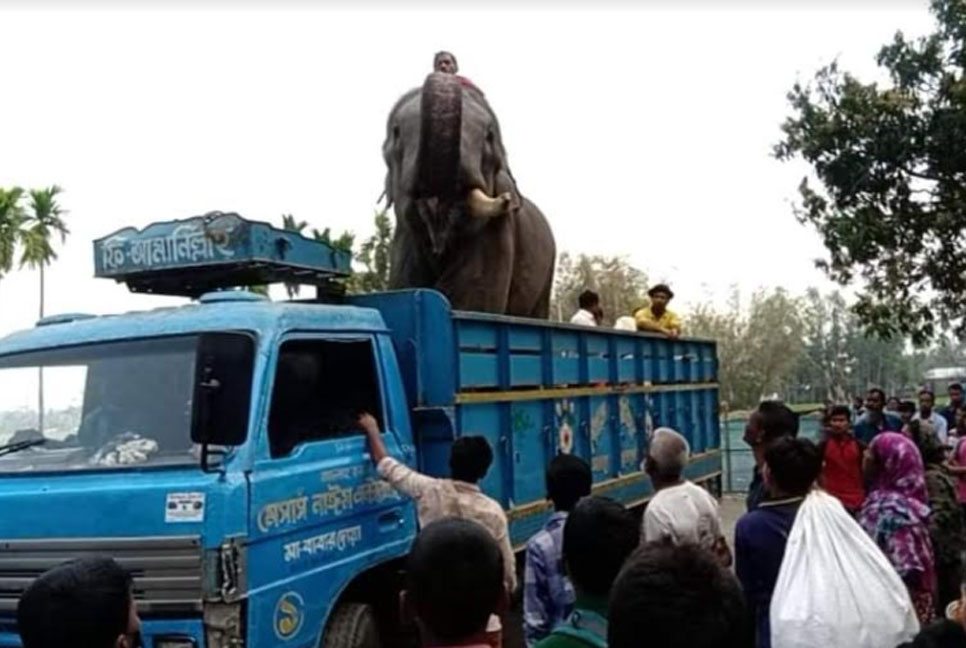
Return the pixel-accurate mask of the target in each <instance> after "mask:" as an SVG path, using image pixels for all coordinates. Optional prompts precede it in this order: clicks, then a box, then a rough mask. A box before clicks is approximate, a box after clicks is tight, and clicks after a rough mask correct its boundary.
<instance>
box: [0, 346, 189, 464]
mask: <svg viewBox="0 0 966 648" xmlns="http://www.w3.org/2000/svg"><path fill="white" fill-rule="evenodd" d="M197 348H198V337H197V336H179V337H165V338H154V339H148V340H137V341H132V342H110V343H103V344H90V345H85V346H81V347H72V348H63V349H54V350H49V351H41V352H35V353H28V354H18V355H15V356H9V357H5V358H0V445H2V446H7V449H8V452H7V453H6V454H4V453H2V452H0V473H10V472H25V471H33V470H38V471H50V470H53V471H62V470H85V469H104V468H112V467H116V468H124V467H134V466H145V465H163V464H179V463H193V462H196V458H195V457H196V456H197V449H196V448H195V447H194V446H193V444H192V443H191V434H190V432H191V412H192V396H193V393H194V381H195V361H196V357H197ZM41 412H42V413H43V414H42V415H41ZM31 441H33V442H34V443H29V442H31ZM22 442H28V443H22ZM21 443H22V445H23V446H25V447H22V448H20V449H16V448H11V447H10V444H21ZM11 450H14V451H11Z"/></svg>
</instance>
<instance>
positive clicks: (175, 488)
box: [0, 213, 721, 648]
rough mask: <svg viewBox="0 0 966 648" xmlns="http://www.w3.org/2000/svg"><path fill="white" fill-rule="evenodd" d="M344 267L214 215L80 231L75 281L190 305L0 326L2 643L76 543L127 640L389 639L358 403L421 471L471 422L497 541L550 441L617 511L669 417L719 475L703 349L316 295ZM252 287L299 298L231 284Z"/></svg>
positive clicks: (637, 500) (304, 644)
mask: <svg viewBox="0 0 966 648" xmlns="http://www.w3.org/2000/svg"><path fill="white" fill-rule="evenodd" d="M349 263H350V259H349V256H348V255H347V254H346V253H344V252H341V251H339V250H336V249H334V248H332V247H330V246H328V245H327V244H325V243H321V242H316V241H310V240H308V239H305V238H303V237H301V236H299V235H296V234H292V233H290V232H284V231H281V230H277V229H275V228H272V227H270V226H269V225H266V224H263V223H256V222H250V221H245V220H243V219H240V218H239V217H238V216H237V215H233V214H220V213H215V214H209V215H206V216H205V217H197V218H193V219H188V220H183V221H174V222H170V223H159V224H155V225H152V226H150V227H148V228H146V229H144V230H134V229H127V230H122V231H120V232H117V233H115V234H113V235H111V236H110V237H106V238H104V239H101V240H99V241H96V242H95V268H96V274H97V275H98V276H100V277H106V278H113V279H115V280H118V281H123V282H124V283H126V284H127V285H128V287H129V288H130V289H131V290H135V291H140V292H153V293H159V294H182V295H186V296H190V297H193V298H194V299H193V300H192V301H191V302H190V303H189V304H187V305H184V306H180V307H173V308H159V309H156V310H151V311H147V312H132V313H125V314H119V315H110V316H98V317H95V316H90V315H83V314H72V315H62V316H56V317H50V318H47V319H44V320H42V321H40V322H38V324H37V326H36V327H35V328H33V329H30V330H26V331H21V332H18V333H14V334H12V335H9V336H7V337H6V338H4V339H2V340H0V647H4V646H11V647H12V646H19V645H20V644H19V639H18V636H17V627H16V620H15V610H16V605H17V601H18V598H19V596H20V594H21V593H22V592H23V590H24V588H26V587H27V586H28V585H29V583H30V582H31V581H32V579H34V578H35V577H36V576H37V575H39V574H40V573H42V572H43V571H44V570H46V569H48V568H50V567H53V566H55V565H57V564H59V563H61V562H63V561H65V560H67V559H70V558H74V557H79V556H84V555H91V554H101V555H110V556H112V557H114V558H115V559H117V560H118V561H119V562H120V563H121V564H122V565H123V566H125V567H126V568H128V569H129V570H131V572H132V573H133V575H134V577H135V580H134V582H135V598H136V601H137V605H138V608H139V611H140V613H141V615H142V618H143V619H144V622H143V623H144V630H143V633H144V641H145V645H146V647H147V648H240V647H242V646H249V647H251V648H268V647H269V646H286V647H291V648H315V647H317V646H324V647H327V648H334V647H338V648H348V647H353V648H355V647H363V646H365V647H369V646H380V645H387V646H388V645H399V644H398V643H397V642H396V641H395V640H394V639H393V638H392V632H393V631H394V630H393V628H394V626H393V623H394V622H395V612H396V610H397V608H398V604H397V593H398V589H399V585H400V573H401V569H402V566H403V559H404V557H405V555H406V553H407V551H408V549H409V546H410V544H411V542H412V540H413V538H414V536H415V534H416V532H417V525H416V516H415V511H414V506H413V503H412V502H411V501H410V500H408V499H405V498H403V497H401V496H400V495H399V494H398V493H396V492H395V491H394V490H393V489H392V488H391V487H390V486H389V485H388V484H387V483H386V482H385V481H383V480H381V479H379V477H378V475H377V474H376V473H375V471H374V469H373V467H372V465H371V461H370V458H369V455H368V452H367V447H366V443H365V440H364V438H363V436H362V434H361V433H360V432H359V431H358V429H356V427H355V425H354V417H355V414H356V413H357V412H359V411H361V410H365V411H368V412H370V413H372V414H373V415H374V416H375V417H376V418H377V419H378V420H379V422H380V425H381V428H382V429H383V430H384V437H385V441H386V445H387V447H388V448H389V451H390V453H391V454H393V455H394V456H396V457H399V458H401V459H402V460H404V461H405V462H407V463H409V464H410V465H413V466H415V467H418V469H419V470H421V471H424V472H426V473H429V474H433V475H445V474H446V472H447V458H448V452H449V447H450V445H451V443H452V441H453V440H454V439H455V438H458V437H459V436H461V435H469V434H475V435H482V436H484V437H486V438H487V439H488V440H489V442H490V444H491V445H492V447H493V449H494V455H495V460H494V464H493V467H492V468H491V470H490V471H489V474H488V475H487V476H486V478H485V480H484V481H483V483H482V486H483V489H484V490H485V492H486V493H488V494H489V495H491V496H492V497H494V498H495V499H496V500H497V501H499V502H501V503H502V504H503V505H504V507H505V508H506V512H507V515H508V518H509V520H510V531H511V537H512V542H513V544H514V545H515V546H516V547H517V548H518V549H519V548H522V546H523V545H524V544H525V542H526V540H527V539H528V538H529V537H530V536H531V535H532V534H533V533H534V532H536V531H537V530H538V529H539V528H540V527H541V525H542V524H543V523H544V521H545V520H546V519H547V517H548V515H549V514H550V506H549V503H548V502H547V501H546V498H545V488H544V477H543V475H544V468H545V466H546V464H547V463H548V461H549V460H550V459H551V458H552V457H553V456H554V455H555V454H557V453H573V454H576V455H579V456H581V457H583V458H585V459H586V460H587V461H588V462H589V463H590V465H591V467H592V470H593V475H594V487H593V488H594V492H595V493H597V494H601V495H607V496H610V497H613V498H616V499H618V500H620V501H622V502H624V503H625V504H627V505H628V506H639V505H642V504H643V503H645V502H646V500H647V498H648V496H649V494H650V493H651V486H650V483H649V480H648V479H647V477H646V475H645V474H643V473H642V472H641V463H642V458H643V457H644V454H645V452H646V446H647V438H648V432H649V431H650V430H651V429H652V428H654V427H657V426H662V425H666V426H671V427H674V428H676V429H678V430H680V431H682V432H683V433H684V434H685V435H686V436H687V438H688V439H689V441H690V442H691V447H692V450H693V452H694V457H693V460H692V462H691V464H690V466H689V468H688V477H690V478H691V479H692V480H694V481H697V482H702V483H706V484H708V485H709V487H711V488H712V489H714V488H715V487H717V486H720V472H721V454H720V450H719V425H718V390H717V384H716V377H717V358H716V352H715V344H714V343H713V342H711V341H704V340H694V339H676V340H671V339H666V338H663V337H656V336H651V335H647V334H638V333H628V332H621V331H613V330H605V329H594V328H584V327H576V326H571V325H568V324H559V323H551V322H546V321H536V320H527V319H515V318H509V317H504V316H496V315H488V314H480V313H467V312H454V311H453V310H451V308H450V306H449V304H448V302H447V301H446V299H445V298H444V297H443V296H442V295H440V294H439V293H436V292H433V291H430V290H405V291H397V292H388V293H380V294H367V295H345V294H340V291H339V289H338V286H339V284H340V279H341V278H343V277H345V275H346V274H347V273H348V272H349ZM275 281H287V282H292V283H303V284H310V285H313V284H314V285H316V286H317V288H318V292H317V298H315V299H305V300H295V301H285V302H281V301H276V302H272V301H269V300H268V299H266V298H265V297H263V296H260V295H258V294H255V293H253V292H250V291H246V290H239V289H235V288H234V287H237V286H250V285H252V284H258V283H269V282H275ZM380 633H381V635H382V638H383V639H384V641H383V642H382V643H380V639H379V635H380Z"/></svg>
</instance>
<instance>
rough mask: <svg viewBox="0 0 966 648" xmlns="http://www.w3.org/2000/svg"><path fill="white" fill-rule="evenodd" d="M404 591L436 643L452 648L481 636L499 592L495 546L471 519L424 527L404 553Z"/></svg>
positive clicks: (498, 557) (500, 576)
mask: <svg viewBox="0 0 966 648" xmlns="http://www.w3.org/2000/svg"><path fill="white" fill-rule="evenodd" d="M406 591H407V598H408V600H409V601H410V602H411V604H412V606H413V609H414V610H415V612H416V615H417V616H418V617H419V620H420V621H421V622H422V623H423V624H425V625H426V627H427V628H428V629H429V630H430V631H432V633H433V634H434V635H435V636H436V638H437V639H439V640H441V641H445V642H447V643H450V642H453V643H455V642H457V641H459V640H462V639H466V638H467V637H471V636H473V635H474V634H477V633H479V632H483V631H484V630H486V623H487V620H488V619H489V618H490V615H491V614H492V613H493V612H494V611H496V608H497V607H498V604H499V602H500V597H501V595H502V594H503V591H504V590H503V555H502V554H501V553H500V547H499V545H497V543H496V540H494V539H493V536H492V535H490V533H489V531H487V530H486V529H484V528H483V527H482V526H480V525H479V524H477V523H476V522H473V521H472V520H467V519H464V518H443V519H442V520H437V521H436V522H433V523H431V524H428V525H426V527H424V528H423V530H422V531H420V532H419V535H418V536H417V537H416V541H415V542H414V543H413V546H412V550H411V551H410V552H409V558H408V559H407V570H406Z"/></svg>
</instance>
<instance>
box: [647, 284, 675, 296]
mask: <svg viewBox="0 0 966 648" xmlns="http://www.w3.org/2000/svg"><path fill="white" fill-rule="evenodd" d="M658 293H664V295H665V296H667V298H668V300H671V299H674V292H673V291H672V290H671V287H670V286H668V285H667V284H664V283H659V284H656V285H655V286H653V287H652V288H651V289H650V290H648V291H647V296H648V297H653V296H654V295H656V294H658Z"/></svg>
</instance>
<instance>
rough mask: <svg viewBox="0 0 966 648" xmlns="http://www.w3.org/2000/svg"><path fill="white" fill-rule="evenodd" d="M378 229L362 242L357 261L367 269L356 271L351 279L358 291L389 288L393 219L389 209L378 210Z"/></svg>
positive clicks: (352, 285)
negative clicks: (390, 216)
mask: <svg viewBox="0 0 966 648" xmlns="http://www.w3.org/2000/svg"><path fill="white" fill-rule="evenodd" d="M374 224H375V226H376V231H375V232H374V233H373V234H372V236H370V237H369V238H367V239H366V240H365V241H363V242H362V245H360V246H359V251H358V253H356V256H355V261H356V263H359V264H361V265H362V266H363V267H364V268H365V270H364V271H363V272H357V273H355V274H354V275H353V276H352V278H351V279H350V280H349V288H350V290H352V292H356V293H370V292H379V291H383V290H389V268H390V259H391V257H390V248H391V245H392V220H391V219H390V218H389V214H388V210H386V209H383V210H382V211H376V216H375V220H374Z"/></svg>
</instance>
